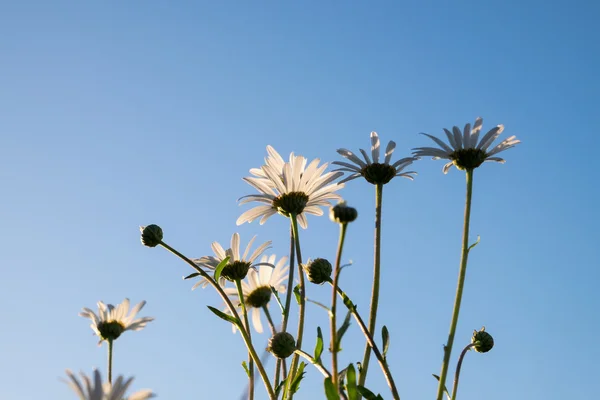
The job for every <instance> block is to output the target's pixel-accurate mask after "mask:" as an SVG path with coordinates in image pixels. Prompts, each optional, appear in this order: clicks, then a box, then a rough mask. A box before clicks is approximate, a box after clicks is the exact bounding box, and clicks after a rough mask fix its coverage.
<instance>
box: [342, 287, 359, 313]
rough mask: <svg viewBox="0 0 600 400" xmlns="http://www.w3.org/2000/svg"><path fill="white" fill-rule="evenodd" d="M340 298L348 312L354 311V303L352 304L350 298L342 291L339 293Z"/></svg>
mask: <svg viewBox="0 0 600 400" xmlns="http://www.w3.org/2000/svg"><path fill="white" fill-rule="evenodd" d="M339 294H340V296H342V300H343V301H344V305H345V306H346V307H347V308H348V310H356V305H355V304H354V303H352V300H350V297H348V295H347V294H346V293H344V292H343V291H341V290H340V291H339Z"/></svg>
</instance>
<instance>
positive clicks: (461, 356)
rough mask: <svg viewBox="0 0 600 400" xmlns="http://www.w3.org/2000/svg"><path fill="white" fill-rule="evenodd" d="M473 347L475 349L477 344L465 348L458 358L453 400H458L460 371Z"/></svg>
mask: <svg viewBox="0 0 600 400" xmlns="http://www.w3.org/2000/svg"><path fill="white" fill-rule="evenodd" d="M472 347H475V343H471V344H469V345H468V346H467V347H465V348H464V349H463V351H462V352H461V353H460V357H458V363H457V364H456V372H455V373H454V385H452V399H451V400H456V392H457V391H458V378H459V377H460V369H461V367H462V362H463V359H464V358H465V355H466V354H467V351H469V350H471V348H472Z"/></svg>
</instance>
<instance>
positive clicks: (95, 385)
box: [66, 370, 155, 400]
mask: <svg viewBox="0 0 600 400" xmlns="http://www.w3.org/2000/svg"><path fill="white" fill-rule="evenodd" d="M66 372H67V376H68V377H69V379H70V380H71V381H70V382H67V384H68V385H69V387H70V388H71V389H73V391H74V392H75V393H77V396H79V399H80V400H145V399H149V398H152V397H155V395H154V393H152V391H151V390H149V389H144V390H140V391H139V392H136V393H134V394H132V395H130V396H129V397H125V392H126V391H127V389H128V388H129V385H131V382H133V378H129V379H127V380H124V379H123V377H122V376H119V377H118V378H117V380H116V381H115V382H114V383H113V384H112V385H111V384H109V383H105V384H102V378H101V376H100V372H99V371H98V370H94V379H93V382H92V379H90V378H89V377H88V376H86V375H85V374H84V373H83V372H82V373H81V382H80V381H79V379H77V376H75V374H73V373H72V372H71V371H70V370H67V371H66Z"/></svg>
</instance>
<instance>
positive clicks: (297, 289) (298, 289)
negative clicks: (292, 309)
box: [294, 284, 300, 305]
mask: <svg viewBox="0 0 600 400" xmlns="http://www.w3.org/2000/svg"><path fill="white" fill-rule="evenodd" d="M294 295H295V296H296V302H297V303H298V305H300V284H297V285H296V287H294Z"/></svg>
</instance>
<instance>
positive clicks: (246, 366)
mask: <svg viewBox="0 0 600 400" xmlns="http://www.w3.org/2000/svg"><path fill="white" fill-rule="evenodd" d="M242 367H244V371H246V375H248V378H250V369H249V368H248V364H246V361H242Z"/></svg>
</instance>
